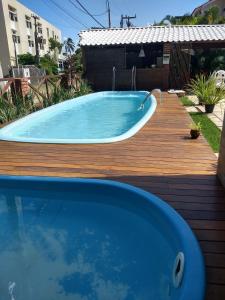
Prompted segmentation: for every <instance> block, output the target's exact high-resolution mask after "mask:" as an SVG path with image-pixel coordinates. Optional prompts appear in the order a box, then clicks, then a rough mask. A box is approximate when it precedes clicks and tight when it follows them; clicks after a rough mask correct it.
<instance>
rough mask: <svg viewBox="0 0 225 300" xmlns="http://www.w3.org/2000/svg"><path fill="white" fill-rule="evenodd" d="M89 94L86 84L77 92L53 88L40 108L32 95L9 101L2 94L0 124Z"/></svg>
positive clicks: (0, 97)
mask: <svg viewBox="0 0 225 300" xmlns="http://www.w3.org/2000/svg"><path fill="white" fill-rule="evenodd" d="M90 92H91V88H90V87H89V85H88V84H87V83H81V85H80V88H79V90H78V91H77V90H76V89H75V88H70V89H65V88H62V87H56V86H55V87H54V89H53V91H52V92H51V94H50V96H49V97H47V96H46V98H45V99H44V100H43V103H41V107H40V106H37V104H36V103H35V100H34V95H33V94H28V95H27V96H25V97H19V96H14V97H13V99H9V97H8V96H7V95H6V94H4V95H3V96H0V123H6V122H10V121H12V120H15V119H18V118H21V117H23V116H25V115H28V114H30V113H32V112H35V111H37V110H39V109H41V108H44V107H48V106H51V105H54V104H57V103H59V102H62V101H65V100H68V99H73V98H76V97H78V96H82V95H86V94H88V93H90Z"/></svg>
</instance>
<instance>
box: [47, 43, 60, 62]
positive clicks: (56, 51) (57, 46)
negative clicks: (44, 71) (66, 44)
mask: <svg viewBox="0 0 225 300" xmlns="http://www.w3.org/2000/svg"><path fill="white" fill-rule="evenodd" d="M62 47H63V44H61V43H60V42H59V41H57V40H56V39H54V38H50V39H49V50H50V51H53V59H54V60H55V62H57V60H58V55H59V53H61V51H62Z"/></svg>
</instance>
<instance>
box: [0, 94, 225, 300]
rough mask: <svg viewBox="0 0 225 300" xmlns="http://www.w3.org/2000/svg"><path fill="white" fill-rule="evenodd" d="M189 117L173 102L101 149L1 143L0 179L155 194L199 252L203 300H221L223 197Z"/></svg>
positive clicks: (224, 283)
mask: <svg viewBox="0 0 225 300" xmlns="http://www.w3.org/2000/svg"><path fill="white" fill-rule="evenodd" d="M189 124H190V117H189V116H188V114H187V113H186V111H185V109H184V108H183V107H182V106H181V105H180V103H179V101H178V100H177V97H176V96H171V95H170V96H169V95H166V96H165V100H164V103H163V104H162V105H158V108H157V111H156V113H155V114H154V116H153V117H152V119H151V120H150V122H148V124H147V125H146V126H145V127H144V128H143V129H142V130H141V131H140V132H139V133H137V134H136V135H135V136H134V137H132V138H130V139H128V140H126V141H123V142H119V143H113V144H99V145H47V144H44V145H43V144H25V143H13V142H3V141H1V142H0V153H1V155H0V173H1V174H8V175H40V176H64V177H89V178H104V179H114V180H118V181H123V182H127V183H130V184H134V185H136V186H138V187H141V188H143V189H145V190H147V191H151V192H152V193H155V194H156V195H158V196H159V197H161V198H162V199H164V200H165V201H167V202H168V203H169V204H170V205H171V206H173V207H174V208H175V209H176V210H177V211H178V212H179V213H180V214H181V215H182V216H183V217H184V219H185V220H186V221H187V222H188V223H189V224H190V226H191V228H192V229H193V230H194V232H195V234H196V235H197V238H198V240H199V242H200V245H201V247H202V250H203V253H204V256H205V263H206V273H207V292H206V294H207V295H206V299H207V300H208V299H210V300H222V299H225V192H224V189H223V188H222V186H221V185H220V183H219V182H218V180H217V178H216V175H215V174H216V165H217V160H216V157H215V155H214V153H213V152H212V150H211V149H210V147H209V146H208V144H207V143H206V141H205V140H204V138H202V137H201V138H200V139H198V140H195V141H194V140H190V139H189V138H188V133H189V129H188V126H189Z"/></svg>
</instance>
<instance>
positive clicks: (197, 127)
mask: <svg viewBox="0 0 225 300" xmlns="http://www.w3.org/2000/svg"><path fill="white" fill-rule="evenodd" d="M190 129H191V130H196V131H201V129H202V124H201V122H198V123H191V124H190Z"/></svg>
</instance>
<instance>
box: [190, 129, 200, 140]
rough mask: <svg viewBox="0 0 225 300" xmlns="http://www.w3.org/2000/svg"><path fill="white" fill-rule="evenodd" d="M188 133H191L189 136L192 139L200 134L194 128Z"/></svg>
mask: <svg viewBox="0 0 225 300" xmlns="http://www.w3.org/2000/svg"><path fill="white" fill-rule="evenodd" d="M190 135H191V138H192V139H193V140H196V139H197V138H198V137H199V136H200V131H199V130H195V129H191V131H190Z"/></svg>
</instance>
